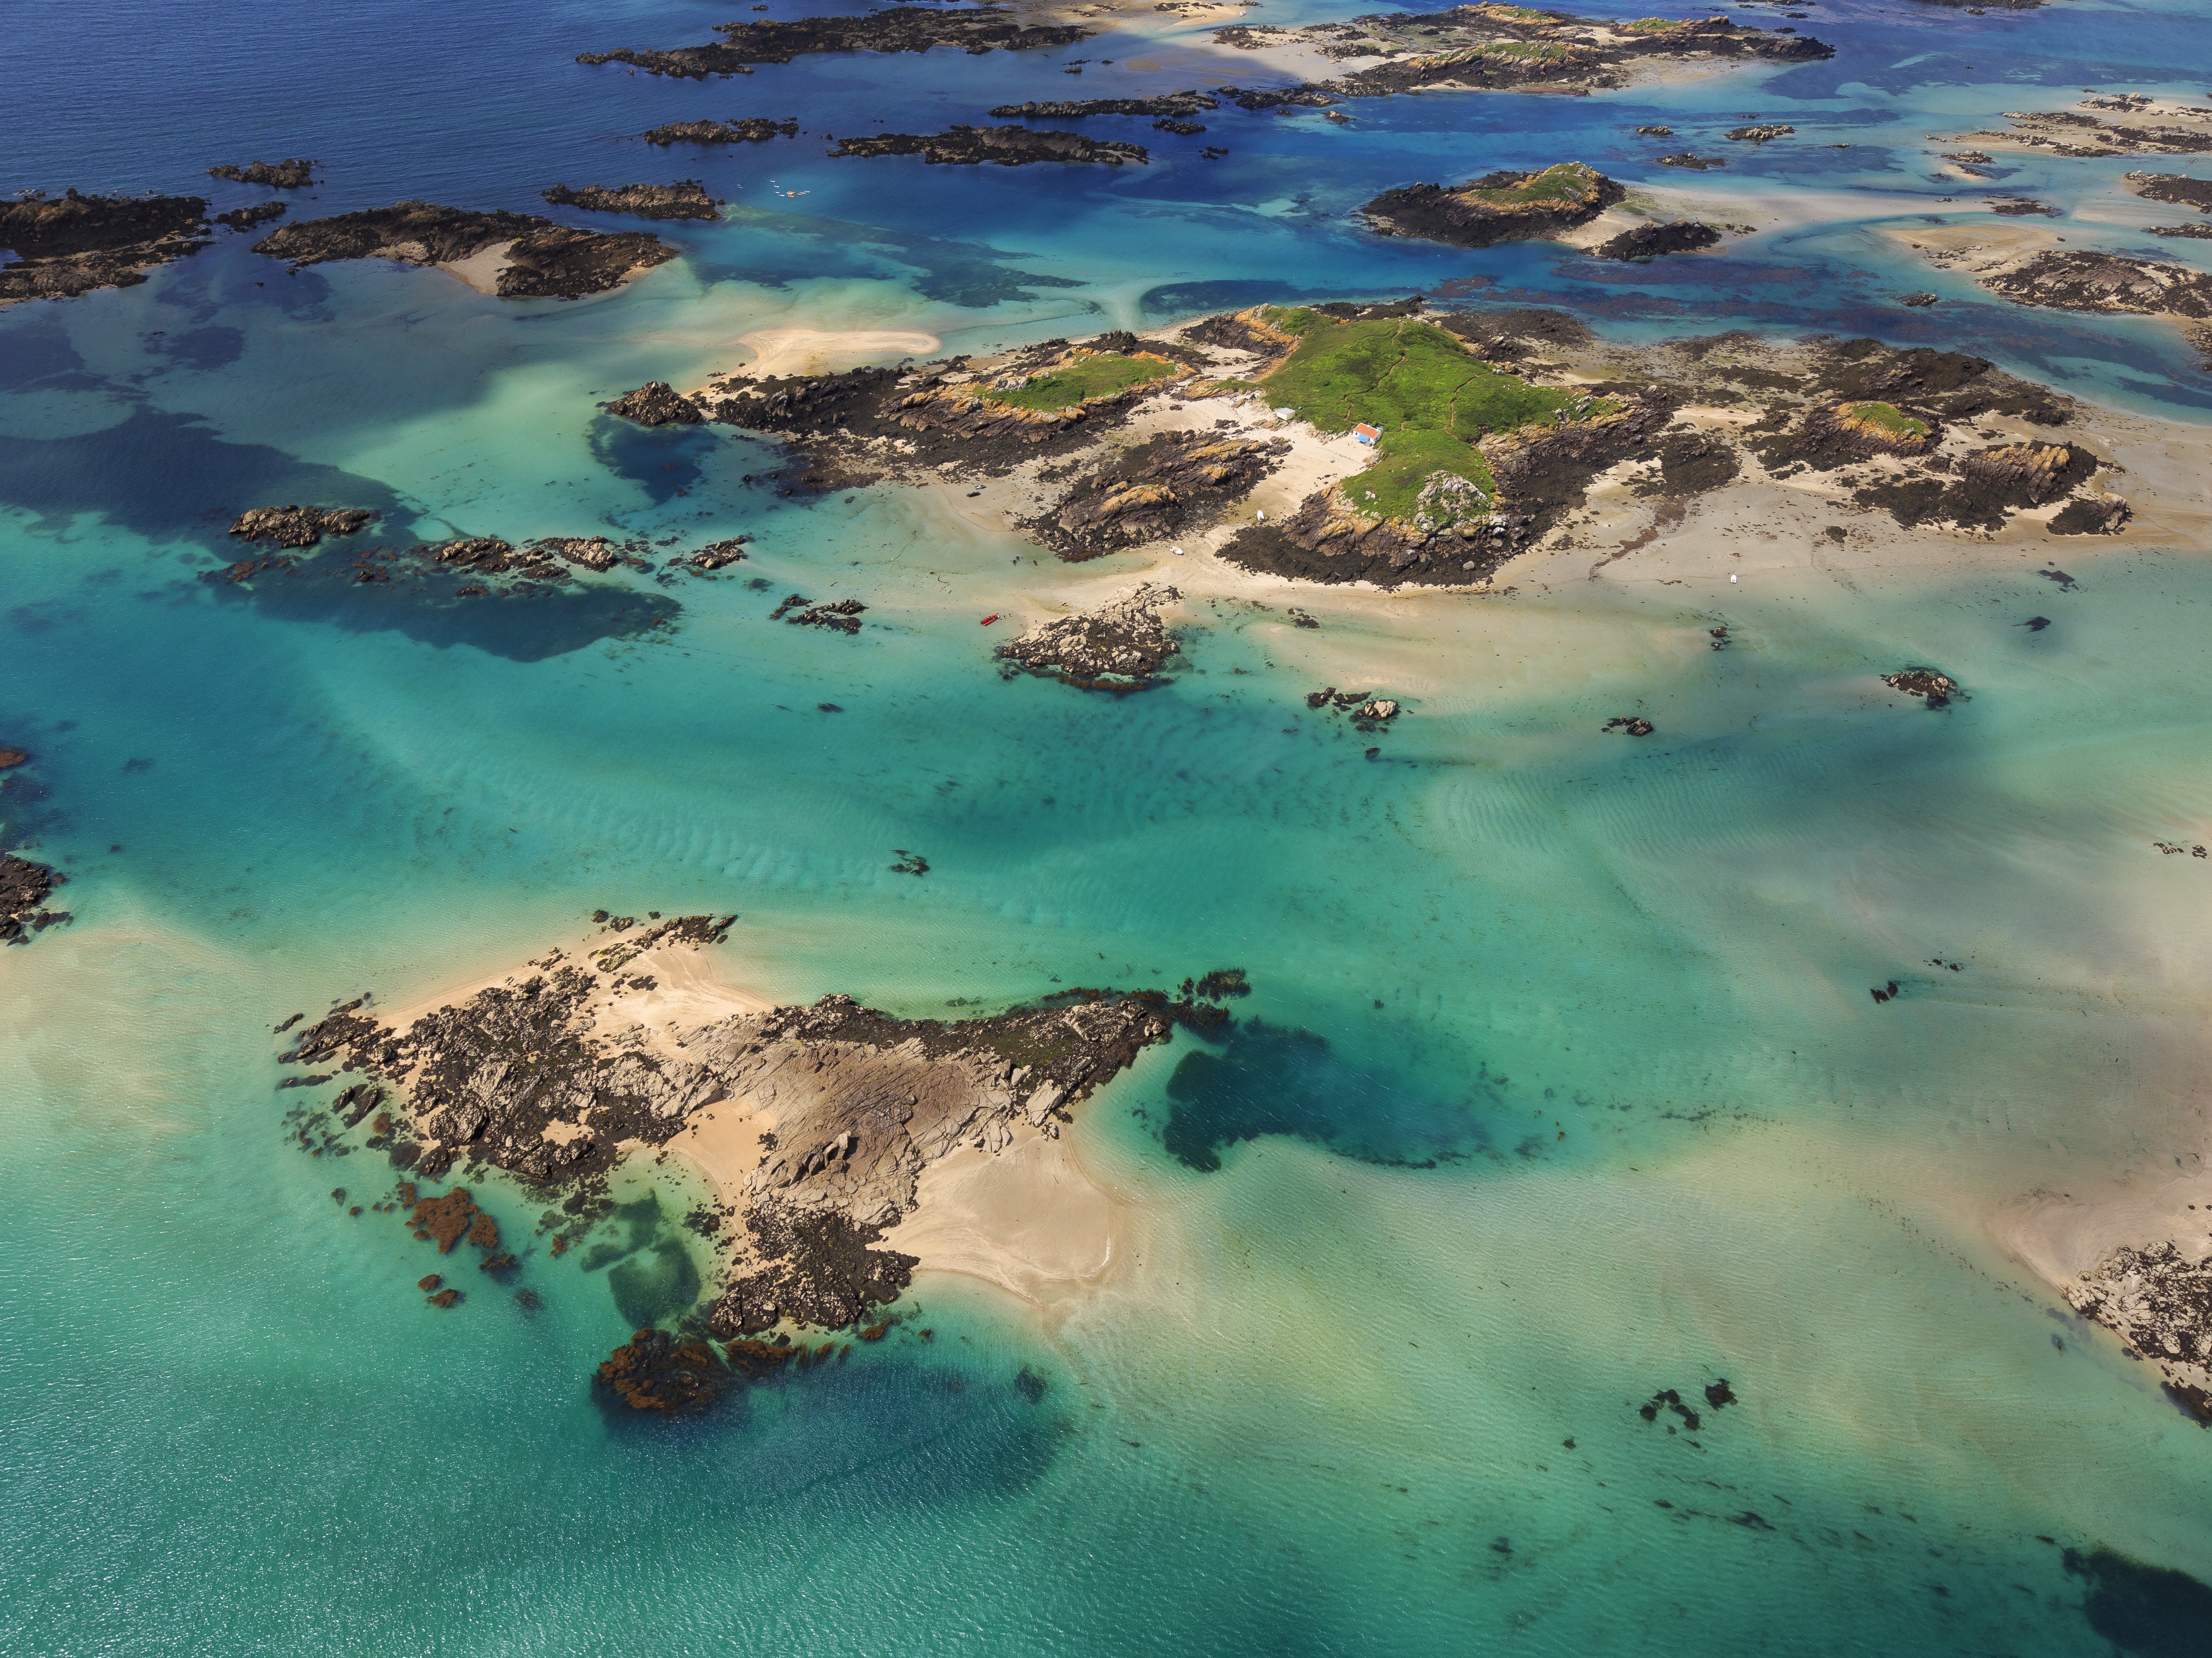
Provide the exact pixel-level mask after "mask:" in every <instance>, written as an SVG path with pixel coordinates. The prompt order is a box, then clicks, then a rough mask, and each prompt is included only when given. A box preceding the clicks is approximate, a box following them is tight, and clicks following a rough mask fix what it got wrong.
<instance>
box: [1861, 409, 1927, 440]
mask: <svg viewBox="0 0 2212 1658" xmlns="http://www.w3.org/2000/svg"><path fill="white" fill-rule="evenodd" d="M1844 413H1846V414H1847V415H1849V416H1850V417H1851V418H1852V419H1853V420H1855V421H1857V422H1858V423H1859V424H1860V425H1862V426H1871V427H1872V428H1874V429H1875V431H1877V432H1879V433H1881V434H1882V436H1884V437H1886V438H1924V437H1926V436H1927V435H1928V422H1926V421H1923V420H1915V419H1914V418H1913V417H1912V416H1910V415H1908V414H1906V413H1905V410H1902V409H1899V407H1898V406H1897V405H1896V404H1893V403H1854V404H1849V405H1847V406H1846V407H1845V409H1844Z"/></svg>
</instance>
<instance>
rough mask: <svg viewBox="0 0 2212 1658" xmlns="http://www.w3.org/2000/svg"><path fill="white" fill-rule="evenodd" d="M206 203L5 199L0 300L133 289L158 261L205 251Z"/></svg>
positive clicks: (41, 196) (0, 205) (0, 225)
mask: <svg viewBox="0 0 2212 1658" xmlns="http://www.w3.org/2000/svg"><path fill="white" fill-rule="evenodd" d="M206 215H207V203H206V201H205V200H204V199H203V198H202V197H197V196H81V195H79V194H78V193H77V192H76V191H75V190H69V191H64V192H63V193H62V194H61V195H59V196H48V195H46V194H45V193H43V192H40V191H33V192H32V193H30V194H28V195H24V196H18V197H15V198H14V199H13V200H10V201H0V248H8V249H11V250H13V251H14V252H15V254H16V256H17V258H16V259H15V262H14V263H13V264H7V265H0V303H5V302H6V301H10V300H42V299H70V298H74V297H75V296H76V295H80V294H88V293H91V292H92V291H93V290H94V289H95V288H128V287H131V285H132V284H133V283H136V282H143V281H145V280H146V272H147V271H149V270H151V269H153V267H155V265H157V264H167V263H168V262H169V261H170V260H172V259H181V258H184V257H185V256H186V255H187V254H191V253H197V252H199V250H200V249H201V248H203V247H204V246H207V244H208V241H209V240H210V238H211V237H212V236H213V234H214V232H213V231H211V230H210V228H208V223H207V217H206Z"/></svg>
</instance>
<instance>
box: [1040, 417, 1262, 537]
mask: <svg viewBox="0 0 2212 1658" xmlns="http://www.w3.org/2000/svg"><path fill="white" fill-rule="evenodd" d="M1289 449H1290V445H1289V444H1288V443H1285V442H1284V441H1282V440H1279V439H1276V440H1258V439H1253V438H1243V437H1233V436H1229V435H1225V434H1221V433H1218V432H1194V431H1183V432H1163V433H1161V434H1159V435H1158V436H1157V437H1153V438H1150V439H1148V440H1146V441H1145V442H1143V443H1140V444H1138V445H1136V446H1133V448H1130V449H1128V450H1126V451H1124V452H1122V453H1121V454H1120V455H1118V456H1116V457H1115V459H1114V460H1113V461H1111V462H1110V463H1109V464H1108V465H1105V466H1103V467H1102V468H1100V469H1099V470H1098V471H1096V472H1093V473H1091V475H1090V476H1089V477H1085V478H1084V479H1082V480H1081V481H1080V482H1079V483H1076V484H1074V485H1073V487H1072V488H1070V489H1068V491H1067V492H1066V494H1065V495H1062V496H1061V497H1060V501H1059V503H1058V504H1057V505H1056V506H1055V507H1054V508H1053V509H1052V510H1051V511H1049V512H1048V513H1045V514H1044V515H1042V517H1040V518H1038V519H1034V520H1032V521H1030V523H1029V524H1027V525H1024V526H1023V527H1024V528H1025V529H1026V530H1027V531H1029V532H1030V534H1031V535H1033V536H1035V537H1036V538H1037V539H1038V540H1040V541H1042V543H1043V544H1045V545H1046V546H1048V547H1050V548H1052V549H1053V550H1054V551H1055V552H1057V553H1058V554H1059V555H1060V556H1061V557H1062V558H1064V559H1066V560H1067V561H1069V562H1071V563H1073V562H1078V561H1079V560H1082V559H1086V558H1096V557H1097V556H1099V555H1100V554H1102V553H1109V552H1113V551H1115V550H1117V549H1120V548H1123V547H1132V546H1135V545H1137V544H1139V543H1142V542H1146V541H1158V540H1162V539H1164V538H1165V537H1170V536H1178V535H1184V534H1188V533H1189V532H1190V531H1193V530H1194V529H1196V528H1198V527H1200V525H1202V524H1203V523H1205V521H1206V519H1208V518H1209V517H1210V516H1211V515H1212V513H1213V512H1215V511H1217V510H1218V509H1219V508H1220V507H1224V506H1225V505H1227V504H1229V503H1231V502H1233V501H1241V500H1242V499H1243V497H1244V496H1245V495H1249V494H1250V493H1251V491H1252V489H1253V488H1254V486H1255V485H1256V484H1257V483H1259V482H1260V481H1261V479H1262V478H1264V477H1267V474H1268V473H1270V472H1272V471H1274V470H1275V468H1276V466H1277V465H1279V464H1280V459H1279V458H1280V457H1281V456H1282V455H1283V454H1285V453H1286V452H1288V451H1289Z"/></svg>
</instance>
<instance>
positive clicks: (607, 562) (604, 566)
mask: <svg viewBox="0 0 2212 1658" xmlns="http://www.w3.org/2000/svg"><path fill="white" fill-rule="evenodd" d="M530 549H531V550H532V552H534V553H537V554H538V555H539V556H541V557H542V556H545V555H548V554H550V555H551V556H553V557H555V558H565V559H566V560H568V562H569V563H571V564H580V565H582V566H583V567H584V568H586V569H587V570H602V571H604V570H611V569H613V568H615V562H616V561H617V559H619V558H620V557H621V556H622V549H621V548H619V547H617V546H616V545H615V544H614V543H612V542H611V541H609V540H608V539H607V538H606V537H605V536H546V537H542V538H541V539H539V540H537V541H533V542H532V543H531V544H530Z"/></svg>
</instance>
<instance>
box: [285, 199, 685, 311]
mask: <svg viewBox="0 0 2212 1658" xmlns="http://www.w3.org/2000/svg"><path fill="white" fill-rule="evenodd" d="M500 242H505V243H507V244H508V246H507V266H506V268H505V269H504V270H501V272H500V273H499V279H498V283H497V287H498V293H499V297H500V298H501V299H533V298H556V299H575V298H580V296H582V295H586V294H600V293H605V291H606V290H607V289H609V288H614V287H617V286H618V285H619V284H620V283H621V282H622V280H623V277H625V276H628V275H629V273H630V272H631V271H632V270H637V269H640V268H641V267H646V266H651V265H656V264H662V263H663V262H665V261H666V260H669V259H672V258H675V257H676V250H675V249H674V248H672V247H670V246H668V245H667V244H665V242H662V241H661V240H659V239H658V238H657V237H654V236H652V235H649V234H646V233H644V232H642V231H629V232H623V233H621V234H608V233H606V232H604V231H597V230H574V229H571V228H569V227H568V226H566V225H556V224H555V223H553V222H550V220H546V219H540V218H537V217H534V216H532V215H530V214H526V213H508V212H506V211H504V210H499V211H493V212H488V213H479V212H476V211H473V210H469V209H466V208H458V207H441V206H439V205H437V204H436V203H433V202H411V201H410V202H400V203H396V204H395V205H393V206H391V207H383V208H369V209H367V210H363V211H362V212H358V213H341V214H337V215H335V216H331V217H330V218H326V219H307V220H304V221H302V222H300V223H298V224H289V225H286V226H285V227H284V228H283V229H281V230H278V231H276V232H275V233H274V234H270V235H268V236H264V237H263V238H262V239H261V240H259V241H258V242H256V243H255V244H254V245H253V251H254V252H256V253H261V254H265V255H266V256H268V257H269V258H272V259H289V260H290V261H291V262H292V263H293V264H294V265H295V266H300V265H311V264H323V263H325V261H327V260H331V259H368V258H386V259H398V260H399V261H401V262H402V263H404V264H449V263H452V262H453V261H455V260H459V259H465V258H471V256H472V255H475V254H477V253H481V252H483V250H484V249H486V248H488V247H490V246H494V245H495V244H497V243H500Z"/></svg>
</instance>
